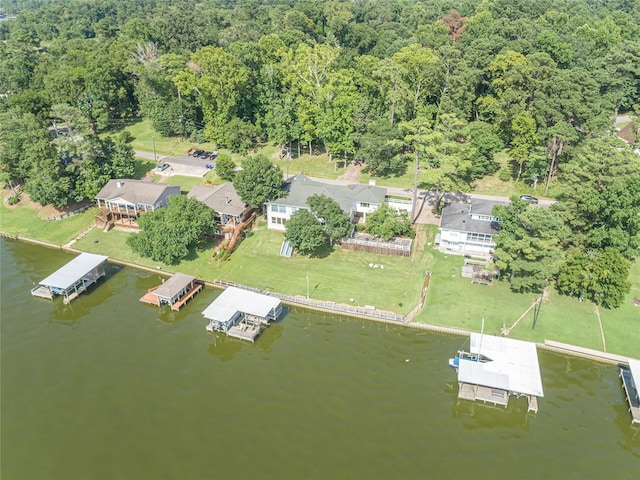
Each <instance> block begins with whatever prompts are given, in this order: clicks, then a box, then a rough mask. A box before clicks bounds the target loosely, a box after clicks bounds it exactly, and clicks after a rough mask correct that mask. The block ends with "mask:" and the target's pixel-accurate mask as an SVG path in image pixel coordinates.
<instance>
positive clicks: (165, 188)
mask: <svg viewBox="0 0 640 480" xmlns="http://www.w3.org/2000/svg"><path fill="white" fill-rule="evenodd" d="M172 195H180V186H179V185H165V184H162V183H153V182H144V181H141V180H133V179H112V180H109V181H108V182H107V184H106V185H105V186H104V187H103V188H102V190H100V192H98V195H96V201H97V202H98V207H99V208H100V214H99V215H96V224H97V225H98V226H99V227H100V228H111V227H112V226H125V227H133V228H138V225H137V219H138V217H139V216H140V214H141V213H144V212H153V211H154V210H157V209H159V208H165V207H166V206H167V203H168V200H169V197H170V196H172Z"/></svg>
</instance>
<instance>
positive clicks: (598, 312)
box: [595, 303, 607, 352]
mask: <svg viewBox="0 0 640 480" xmlns="http://www.w3.org/2000/svg"><path fill="white" fill-rule="evenodd" d="M595 310H596V317H598V325H600V336H601V337H602V351H603V352H606V351H607V341H606V340H605V338H604V328H602V319H601V318H600V309H599V308H598V304H597V303H596V308H595Z"/></svg>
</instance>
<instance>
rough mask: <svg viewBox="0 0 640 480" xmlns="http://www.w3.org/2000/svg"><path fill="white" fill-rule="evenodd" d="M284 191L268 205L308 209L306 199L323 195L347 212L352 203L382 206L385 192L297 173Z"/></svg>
mask: <svg viewBox="0 0 640 480" xmlns="http://www.w3.org/2000/svg"><path fill="white" fill-rule="evenodd" d="M284 190H285V191H286V192H287V195H286V196H284V197H281V198H278V199H276V200H273V201H272V202H270V203H276V204H281V205H291V206H294V207H301V208H308V207H309V205H308V204H307V199H308V198H309V197H311V196H312V195H324V196H326V197H329V198H332V199H333V200H335V201H336V202H338V204H339V205H340V208H341V209H342V210H343V211H345V212H349V211H350V210H351V208H352V206H353V203H354V202H358V203H374V204H382V202H384V198H385V195H386V193H387V190H386V189H385V188H382V187H375V186H373V185H363V184H354V185H333V184H329V183H322V182H318V181H315V180H312V179H310V178H309V177H307V176H305V175H303V174H302V173H299V174H298V175H296V176H295V177H292V178H290V179H288V180H287V181H285V183H284Z"/></svg>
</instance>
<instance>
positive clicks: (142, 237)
mask: <svg viewBox="0 0 640 480" xmlns="http://www.w3.org/2000/svg"><path fill="white" fill-rule="evenodd" d="M138 224H139V225H140V232H139V233H138V234H136V235H131V236H130V237H128V238H127V244H128V245H129V246H130V247H131V249H132V250H133V251H134V252H136V253H139V254H140V255H142V256H143V257H150V258H152V259H153V260H157V261H159V262H164V263H166V264H168V265H175V264H178V263H180V261H181V260H182V259H184V258H185V257H187V255H189V250H190V249H191V248H193V246H194V245H195V244H196V242H197V241H198V240H200V239H201V238H202V237H203V236H204V235H213V234H214V233H215V230H216V221H215V212H214V211H213V210H212V209H210V208H209V207H207V206H206V205H205V204H204V203H202V202H199V201H198V200H196V199H194V198H188V197H186V196H184V195H172V196H171V197H169V202H168V205H167V208H161V209H159V210H155V211H154V212H148V213H145V214H144V215H141V216H140V218H139V219H138Z"/></svg>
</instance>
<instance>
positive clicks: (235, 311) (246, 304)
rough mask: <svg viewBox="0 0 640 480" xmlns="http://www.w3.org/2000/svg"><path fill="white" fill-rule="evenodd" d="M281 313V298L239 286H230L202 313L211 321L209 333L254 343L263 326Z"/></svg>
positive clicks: (208, 327)
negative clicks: (217, 333) (218, 333)
mask: <svg viewBox="0 0 640 480" xmlns="http://www.w3.org/2000/svg"><path fill="white" fill-rule="evenodd" d="M281 313H282V303H281V302H280V299H279V298H276V297H272V296H269V295H263V294H261V293H256V292H252V291H249V290H244V289H241V288H236V287H227V288H226V290H225V291H224V292H222V293H221V294H220V296H219V297H218V298H216V299H215V300H214V301H213V302H212V303H211V304H210V305H209V306H208V307H207V308H206V309H205V310H204V311H203V312H202V315H203V316H204V317H205V318H207V319H208V320H209V324H208V325H207V327H206V328H207V331H208V332H214V331H217V332H224V333H226V334H227V335H229V336H230V337H235V338H239V339H241V340H247V341H250V342H254V341H255V339H256V338H257V337H258V335H260V331H261V325H263V324H268V323H269V321H270V320H276V319H277V318H278V317H279V316H280V315H281Z"/></svg>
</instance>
